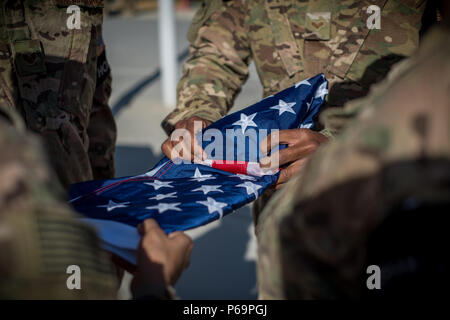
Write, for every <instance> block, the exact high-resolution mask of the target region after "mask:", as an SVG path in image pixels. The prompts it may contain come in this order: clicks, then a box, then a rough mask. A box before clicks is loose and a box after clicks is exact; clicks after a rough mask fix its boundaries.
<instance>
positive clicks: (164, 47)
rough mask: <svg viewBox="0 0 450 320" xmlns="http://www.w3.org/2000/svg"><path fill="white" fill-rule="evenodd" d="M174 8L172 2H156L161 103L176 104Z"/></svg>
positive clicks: (160, 0)
mask: <svg viewBox="0 0 450 320" xmlns="http://www.w3.org/2000/svg"><path fill="white" fill-rule="evenodd" d="M174 11H175V8H174V5H173V0H158V15H159V16H158V29H159V61H160V64H161V82H162V97H163V103H164V105H165V106H166V107H168V108H173V107H174V106H175V104H176V86H177V55H176V44H175V13H174Z"/></svg>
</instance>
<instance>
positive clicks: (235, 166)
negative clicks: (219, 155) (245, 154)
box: [212, 160, 247, 174]
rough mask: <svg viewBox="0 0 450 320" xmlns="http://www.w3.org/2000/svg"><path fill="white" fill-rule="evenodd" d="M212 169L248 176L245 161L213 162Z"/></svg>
mask: <svg viewBox="0 0 450 320" xmlns="http://www.w3.org/2000/svg"><path fill="white" fill-rule="evenodd" d="M212 167H213V168H215V169H219V170H223V171H227V172H231V173H240V174H247V162H245V161H220V160H217V161H216V160H214V161H213V162H212Z"/></svg>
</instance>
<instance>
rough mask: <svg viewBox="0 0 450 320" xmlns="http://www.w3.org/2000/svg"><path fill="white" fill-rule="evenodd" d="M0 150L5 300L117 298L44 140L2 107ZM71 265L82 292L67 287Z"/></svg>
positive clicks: (0, 286) (0, 294)
mask: <svg viewBox="0 0 450 320" xmlns="http://www.w3.org/2000/svg"><path fill="white" fill-rule="evenodd" d="M11 123H12V124H13V125H11ZM0 149H1V150H3V152H2V153H1V155H0V179H1V181H2V183H1V186H0V299H114V298H116V293H117V289H118V281H117V277H116V276H115V273H114V269H113V267H112V265H111V263H110V261H109V258H108V256H107V255H106V253H105V252H104V251H102V250H101V249H100V247H99V241H98V238H97V236H96V234H95V232H94V230H92V229H91V228H90V227H87V226H85V225H84V224H83V223H81V222H80V221H77V220H76V219H75V218H76V217H77V216H76V214H74V213H73V211H72V210H71V209H70V208H69V206H68V205H67V204H66V203H65V201H64V200H63V199H64V198H65V195H64V194H65V193H64V191H63V190H62V188H61V187H60V185H59V183H58V182H57V179H56V177H55V176H54V173H53V171H52V170H51V169H50V168H49V167H48V166H47V165H46V163H47V156H46V154H45V153H44V151H43V148H42V146H41V144H40V143H39V141H38V137H36V136H35V135H34V134H30V133H27V132H26V130H25V125H24V124H23V122H22V119H21V117H20V116H19V115H16V114H15V111H14V110H13V109H11V108H10V106H5V105H1V104H0ZM5 150H7V152H5ZM70 265H77V266H79V267H80V269H81V290H69V289H68V288H67V286H66V281H67V279H68V277H69V276H70V274H67V273H66V270H67V267H68V266H70Z"/></svg>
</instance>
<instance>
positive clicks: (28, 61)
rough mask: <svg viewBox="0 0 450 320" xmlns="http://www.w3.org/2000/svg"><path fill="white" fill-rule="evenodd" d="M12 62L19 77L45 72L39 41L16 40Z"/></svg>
mask: <svg viewBox="0 0 450 320" xmlns="http://www.w3.org/2000/svg"><path fill="white" fill-rule="evenodd" d="M14 55H15V57H14V61H15V65H16V69H17V73H18V74H19V76H28V75H32V74H41V73H45V72H46V68H45V62H44V53H43V51H42V46H41V42H40V41H39V40H18V41H15V42H14Z"/></svg>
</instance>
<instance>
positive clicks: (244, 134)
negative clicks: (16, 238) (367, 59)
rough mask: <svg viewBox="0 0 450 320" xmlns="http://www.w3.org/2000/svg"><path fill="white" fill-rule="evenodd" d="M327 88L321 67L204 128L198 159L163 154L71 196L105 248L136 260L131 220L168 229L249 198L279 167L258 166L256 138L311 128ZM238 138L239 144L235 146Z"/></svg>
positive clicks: (209, 217) (77, 188)
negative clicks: (140, 169) (145, 166)
mask: <svg viewBox="0 0 450 320" xmlns="http://www.w3.org/2000/svg"><path fill="white" fill-rule="evenodd" d="M327 93H328V82H327V80H326V79H325V76H324V75H323V74H320V75H317V76H315V77H312V78H309V79H306V80H303V81H300V82H298V83H297V84H295V85H294V86H292V87H290V88H288V89H285V90H283V91H281V92H279V93H277V94H275V95H272V96H270V97H267V98H265V99H263V100H262V101H260V102H258V103H256V104H254V105H252V106H250V107H248V108H245V109H243V110H240V111H238V112H235V113H232V114H230V115H228V116H226V117H224V118H222V119H221V120H219V121H217V122H215V123H213V124H212V125H211V126H209V127H208V128H205V129H204V130H203V131H202V136H201V137H197V140H198V139H199V138H201V139H202V140H201V145H202V147H203V149H204V150H205V151H206V153H207V159H206V160H205V161H203V162H202V163H201V164H199V163H185V162H177V161H175V162H174V161H171V160H170V159H168V158H166V157H164V158H163V159H161V161H159V163H158V164H157V165H156V166H155V167H154V168H153V169H151V170H150V171H149V172H147V173H144V174H141V175H138V176H132V177H124V178H117V179H112V180H104V181H88V182H84V183H79V184H75V185H73V186H71V188H70V191H69V193H70V199H71V200H70V203H71V205H72V206H73V207H74V208H75V210H76V211H78V212H79V213H81V214H82V215H83V216H84V219H83V220H84V221H86V222H87V223H90V224H92V225H94V226H95V227H96V228H97V229H98V231H99V235H100V238H101V240H102V243H103V246H104V247H105V248H106V249H109V250H110V251H113V252H116V253H119V255H121V256H122V257H123V258H125V259H126V260H128V261H129V262H132V263H134V262H135V260H134V259H135V258H134V255H133V252H134V250H135V249H136V247H137V244H138V241H139V236H138V235H137V232H136V231H135V227H136V226H137V225H138V224H140V223H141V222H142V221H143V220H145V219H148V218H153V219H155V220H157V221H158V223H159V225H160V226H161V228H162V229H163V230H164V231H165V232H166V233H171V232H173V231H182V230H187V229H192V228H195V227H198V226H201V225H205V224H207V223H210V222H212V221H214V220H217V219H220V218H222V217H223V216H225V215H227V214H229V213H231V212H232V211H234V210H236V209H238V208H240V207H242V206H244V205H245V204H247V203H249V202H252V201H253V200H255V199H256V198H258V197H259V196H260V195H261V194H262V193H263V192H264V191H265V190H266V189H267V188H268V187H270V186H271V185H273V184H274V183H275V182H276V181H277V179H278V173H277V172H271V173H270V174H268V173H266V172H262V171H261V169H260V167H259V165H258V161H259V160H260V159H261V157H262V155H261V154H260V150H259V143H260V142H261V141H262V140H263V138H264V137H265V136H266V135H267V134H270V133H271V132H272V131H273V130H283V129H293V128H312V126H313V123H314V118H315V116H316V115H317V113H318V111H319V109H320V107H321V106H322V104H323V102H324V99H325V96H326V95H327ZM251 130H253V131H252V132H253V134H248V133H249V132H250V131H251ZM230 133H232V134H234V135H232V136H231V138H230ZM218 135H221V137H222V138H220V139H219V138H218ZM211 136H213V138H212V137H211ZM239 138H243V139H244V140H243V141H244V143H240V144H239V145H237V144H238V143H237V142H236V141H238V139H239ZM213 144H214V146H215V147H216V148H212V146H213ZM280 148H283V146H280ZM218 150H219V152H218ZM117 248H119V249H117ZM118 251H120V252H118Z"/></svg>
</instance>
